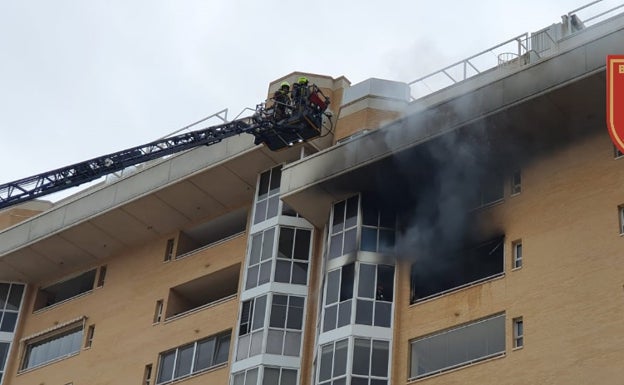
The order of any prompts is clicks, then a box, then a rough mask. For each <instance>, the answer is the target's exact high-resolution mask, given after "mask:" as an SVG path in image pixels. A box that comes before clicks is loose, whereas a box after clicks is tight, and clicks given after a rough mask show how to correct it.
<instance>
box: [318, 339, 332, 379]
mask: <svg viewBox="0 0 624 385" xmlns="http://www.w3.org/2000/svg"><path fill="white" fill-rule="evenodd" d="M333 357H334V346H333V344H328V345H325V346H322V347H321V365H320V369H319V381H325V380H329V379H330V378H331V376H332V375H331V372H332V362H333Z"/></svg>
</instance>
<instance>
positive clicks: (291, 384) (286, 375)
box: [275, 369, 297, 385]
mask: <svg viewBox="0 0 624 385" xmlns="http://www.w3.org/2000/svg"><path fill="white" fill-rule="evenodd" d="M275 384H277V382H276V383H275ZM279 385H297V371H296V370H293V369H282V381H281V382H280V384H279Z"/></svg>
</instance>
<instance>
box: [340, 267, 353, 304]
mask: <svg viewBox="0 0 624 385" xmlns="http://www.w3.org/2000/svg"><path fill="white" fill-rule="evenodd" d="M354 270H355V265H354V264H353V263H351V264H348V265H345V266H343V267H342V279H341V281H340V300H341V301H344V300H347V299H351V298H353V279H354V275H355V271H354Z"/></svg>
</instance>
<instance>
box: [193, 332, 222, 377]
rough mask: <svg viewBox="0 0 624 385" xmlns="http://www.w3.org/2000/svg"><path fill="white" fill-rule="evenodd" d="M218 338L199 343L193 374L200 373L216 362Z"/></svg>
mask: <svg viewBox="0 0 624 385" xmlns="http://www.w3.org/2000/svg"><path fill="white" fill-rule="evenodd" d="M216 344H217V339H216V338H210V339H208V340H204V341H201V342H198V343H197V352H196V353H195V367H194V368H193V372H198V371H200V370H203V369H207V368H209V367H211V366H212V361H213V360H214V352H215V346H216Z"/></svg>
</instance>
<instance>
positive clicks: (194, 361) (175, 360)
mask: <svg viewBox="0 0 624 385" xmlns="http://www.w3.org/2000/svg"><path fill="white" fill-rule="evenodd" d="M230 334H231V332H229V331H228V332H226V333H222V334H219V335H216V336H211V337H208V338H205V339H202V340H199V341H196V342H192V343H190V344H187V345H183V346H180V347H178V348H175V349H172V350H170V351H167V352H164V353H161V354H160V358H159V363H158V377H157V380H156V383H157V384H163V383H166V382H170V381H173V380H177V379H179V378H183V377H187V376H190V375H192V374H195V373H199V372H202V371H205V370H207V369H210V368H213V367H215V366H217V365H221V364H224V363H226V362H227V360H228V356H229V354H230Z"/></svg>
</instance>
